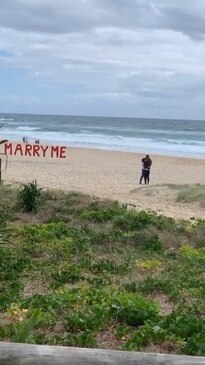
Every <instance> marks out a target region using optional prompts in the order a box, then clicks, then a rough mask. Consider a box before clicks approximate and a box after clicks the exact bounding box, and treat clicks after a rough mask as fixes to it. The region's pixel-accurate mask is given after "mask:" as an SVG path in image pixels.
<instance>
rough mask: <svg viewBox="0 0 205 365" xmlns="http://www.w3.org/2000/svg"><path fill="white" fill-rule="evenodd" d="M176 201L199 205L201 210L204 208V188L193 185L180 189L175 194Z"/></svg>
mask: <svg viewBox="0 0 205 365" xmlns="http://www.w3.org/2000/svg"><path fill="white" fill-rule="evenodd" d="M177 201H178V202H185V203H199V205H200V206H201V207H202V208H205V186H204V185H195V186H187V187H184V188H182V189H181V191H179V192H178V194H177Z"/></svg>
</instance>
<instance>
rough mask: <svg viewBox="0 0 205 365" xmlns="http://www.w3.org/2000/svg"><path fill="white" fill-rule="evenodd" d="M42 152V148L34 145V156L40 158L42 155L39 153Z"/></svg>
mask: <svg viewBox="0 0 205 365" xmlns="http://www.w3.org/2000/svg"><path fill="white" fill-rule="evenodd" d="M39 150H40V146H38V145H34V146H33V156H34V157H35V156H36V155H37V156H38V157H40V155H39V153H38V151H39Z"/></svg>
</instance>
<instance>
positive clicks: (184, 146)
mask: <svg viewBox="0 0 205 365" xmlns="http://www.w3.org/2000/svg"><path fill="white" fill-rule="evenodd" d="M0 123H3V124H4V126H3V128H1V130H0V134H1V138H6V139H8V140H10V141H21V140H22V138H23V137H27V138H28V142H30V143H35V140H36V139H39V140H40V143H42V144H45V143H49V144H51V143H52V144H61V145H66V146H68V147H69V146H70V147H84V148H91V149H92V148H97V149H103V150H115V151H124V152H136V153H150V154H156V155H165V156H181V157H195V158H205V121H203V120H178V119H154V118H153V119H151V118H125V117H123V118H120V117H94V116H69V115H68V116H67V115H45V114H44V115H40V114H14V113H0Z"/></svg>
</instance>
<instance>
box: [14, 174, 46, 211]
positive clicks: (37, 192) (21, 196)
mask: <svg viewBox="0 0 205 365" xmlns="http://www.w3.org/2000/svg"><path fill="white" fill-rule="evenodd" d="M41 190H42V189H40V188H38V186H37V183H36V181H33V182H30V183H29V184H24V185H22V187H21V188H20V190H19V193H18V202H19V205H20V207H21V208H22V209H23V210H25V211H26V212H36V211H37V209H38V207H39V204H40V198H41Z"/></svg>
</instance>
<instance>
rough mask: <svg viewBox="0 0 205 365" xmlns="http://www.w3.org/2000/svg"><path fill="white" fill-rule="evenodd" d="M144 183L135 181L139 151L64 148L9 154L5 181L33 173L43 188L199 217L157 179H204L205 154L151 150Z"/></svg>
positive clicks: (176, 181) (200, 181) (203, 181)
mask: <svg viewBox="0 0 205 365" xmlns="http://www.w3.org/2000/svg"><path fill="white" fill-rule="evenodd" d="M151 157H152V160H153V166H152V171H151V184H150V186H149V187H145V186H139V176H140V172H141V158H142V155H140V154H134V153H124V152H113V151H102V150H94V149H92V150H91V149H82V148H68V149H67V158H66V159H54V158H53V159H52V158H41V157H39V158H37V157H36V158H33V157H21V156H10V157H9V163H8V169H7V171H6V173H5V174H4V173H3V179H4V180H5V181H7V182H28V181H31V180H34V179H36V180H37V182H38V183H39V185H41V186H42V187H43V188H60V189H66V190H75V191H80V192H83V193H86V194H91V195H95V196H98V197H100V198H112V199H118V200H119V201H121V202H123V203H128V204H132V205H134V206H136V208H139V209H151V210H154V211H157V212H159V213H163V214H166V215H168V216H173V217H182V218H189V217H193V216H195V217H200V218H204V217H205V209H203V208H201V207H200V206H199V205H198V204H190V203H189V204H184V203H183V204H182V203H176V192H175V191H174V190H170V189H169V188H168V187H166V186H161V185H163V184H205V160H202V159H201V160H197V159H190V158H177V157H162V156H151Z"/></svg>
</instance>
